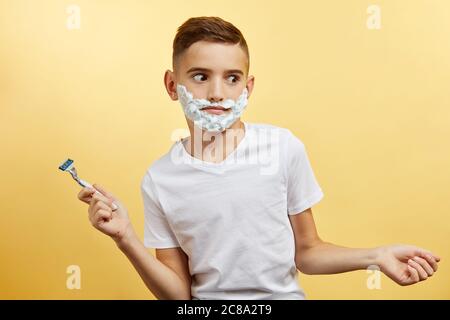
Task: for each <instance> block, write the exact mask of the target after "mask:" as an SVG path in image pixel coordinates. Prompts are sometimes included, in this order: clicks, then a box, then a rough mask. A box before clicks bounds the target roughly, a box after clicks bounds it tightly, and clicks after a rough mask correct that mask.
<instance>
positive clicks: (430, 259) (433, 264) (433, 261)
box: [424, 254, 439, 272]
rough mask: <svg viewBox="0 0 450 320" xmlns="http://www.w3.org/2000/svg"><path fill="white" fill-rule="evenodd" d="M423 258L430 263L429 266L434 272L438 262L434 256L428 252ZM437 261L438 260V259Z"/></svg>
mask: <svg viewBox="0 0 450 320" xmlns="http://www.w3.org/2000/svg"><path fill="white" fill-rule="evenodd" d="M424 258H425V260H426V261H427V262H428V263H429V264H430V266H431V267H432V268H433V271H434V272H436V271H437V269H438V263H437V261H436V259H435V258H434V256H432V255H430V254H425V257H424ZM438 261H439V260H438Z"/></svg>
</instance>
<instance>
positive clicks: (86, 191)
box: [78, 187, 95, 204]
mask: <svg viewBox="0 0 450 320" xmlns="http://www.w3.org/2000/svg"><path fill="white" fill-rule="evenodd" d="M94 193H95V189H92V188H88V187H85V188H83V189H81V190H80V192H79V193H78V199H80V200H81V201H83V202H85V203H87V204H90V201H91V197H92V195H93V194H94Z"/></svg>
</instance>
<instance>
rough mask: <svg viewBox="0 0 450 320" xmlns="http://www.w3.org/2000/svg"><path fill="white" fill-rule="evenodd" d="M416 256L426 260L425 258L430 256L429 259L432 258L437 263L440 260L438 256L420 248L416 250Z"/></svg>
mask: <svg viewBox="0 0 450 320" xmlns="http://www.w3.org/2000/svg"><path fill="white" fill-rule="evenodd" d="M416 255H417V256H420V257H422V258H425V259H427V256H431V257H433V259H434V260H435V261H436V262H439V261H440V260H441V258H440V257H439V256H437V255H435V254H433V253H432V252H431V251H428V250H425V249H422V248H417V250H416ZM427 260H428V259H427Z"/></svg>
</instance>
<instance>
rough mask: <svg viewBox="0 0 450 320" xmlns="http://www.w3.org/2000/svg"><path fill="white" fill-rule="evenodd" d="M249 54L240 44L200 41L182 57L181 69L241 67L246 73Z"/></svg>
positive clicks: (183, 70) (215, 69) (216, 69)
mask: <svg viewBox="0 0 450 320" xmlns="http://www.w3.org/2000/svg"><path fill="white" fill-rule="evenodd" d="M247 63H248V62H247V55H246V54H245V52H244V50H243V49H242V48H241V47H240V46H239V44H230V43H220V42H219V43H217V42H207V41H198V42H195V43H193V44H192V45H191V46H190V47H189V48H188V49H187V50H186V51H185V52H184V53H183V54H182V55H181V57H180V69H181V70H180V71H182V72H186V71H187V70H188V69H189V68H191V67H201V68H206V69H211V70H213V71H221V70H229V69H240V70H242V72H243V73H246V68H247Z"/></svg>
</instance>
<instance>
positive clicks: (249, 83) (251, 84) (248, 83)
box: [245, 76, 255, 97]
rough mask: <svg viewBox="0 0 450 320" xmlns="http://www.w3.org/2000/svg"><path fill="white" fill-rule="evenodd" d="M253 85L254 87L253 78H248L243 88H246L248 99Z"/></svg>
mask: <svg viewBox="0 0 450 320" xmlns="http://www.w3.org/2000/svg"><path fill="white" fill-rule="evenodd" d="M254 85H255V77H254V76H248V78H247V84H246V85H245V87H246V88H247V91H248V97H250V95H251V94H252V91H253V86H254Z"/></svg>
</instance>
